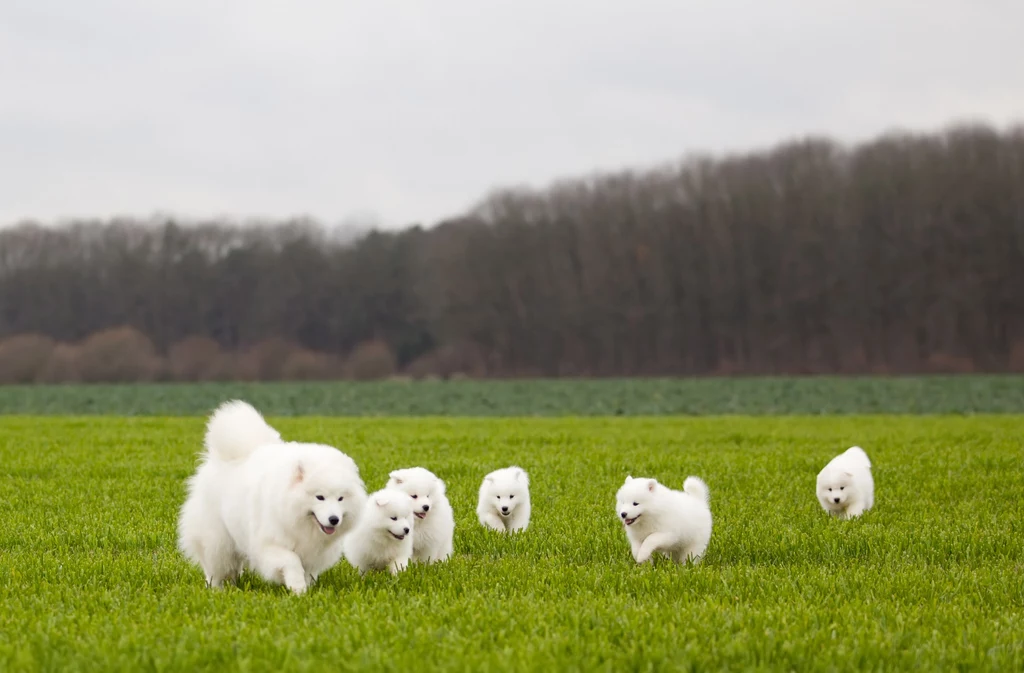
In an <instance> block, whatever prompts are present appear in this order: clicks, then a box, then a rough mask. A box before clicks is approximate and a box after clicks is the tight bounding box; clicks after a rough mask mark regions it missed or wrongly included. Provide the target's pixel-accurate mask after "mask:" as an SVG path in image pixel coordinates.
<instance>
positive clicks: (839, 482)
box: [816, 446, 875, 519]
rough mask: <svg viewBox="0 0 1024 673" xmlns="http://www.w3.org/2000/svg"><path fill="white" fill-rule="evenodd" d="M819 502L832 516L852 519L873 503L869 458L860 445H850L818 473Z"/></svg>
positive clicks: (872, 483) (869, 507)
mask: <svg viewBox="0 0 1024 673" xmlns="http://www.w3.org/2000/svg"><path fill="white" fill-rule="evenodd" d="M816 490H817V494H818V502H819V503H821V506H822V508H823V509H824V510H825V511H826V512H828V513H829V514H831V515H832V516H836V517H839V518H840V519H852V518H854V517H857V516H860V515H861V514H863V513H864V512H866V511H867V510H869V509H871V507H872V506H873V505H874V504H875V480H874V478H873V477H872V476H871V461H870V460H868V454H866V453H864V449H862V448H860V447H859V446H851V447H850V448H849V449H847V450H846V451H844V452H843V453H840V454H839V455H838V456H836V457H835V458H833V459H832V460H831V461H829V463H828V465H826V466H825V467H823V468H822V470H821V472H819V473H818V484H817V489H816Z"/></svg>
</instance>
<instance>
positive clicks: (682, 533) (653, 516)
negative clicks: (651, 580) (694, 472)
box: [615, 477, 711, 563]
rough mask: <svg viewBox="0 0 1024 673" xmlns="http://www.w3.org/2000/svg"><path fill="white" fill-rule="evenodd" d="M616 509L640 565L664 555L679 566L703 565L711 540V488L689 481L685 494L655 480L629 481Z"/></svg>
mask: <svg viewBox="0 0 1024 673" xmlns="http://www.w3.org/2000/svg"><path fill="white" fill-rule="evenodd" d="M615 500H616V501H617V504H616V508H617V510H618V514H619V518H620V519H621V520H622V525H623V527H624V528H625V530H626V538H627V539H629V545H630V547H631V548H632V550H633V558H634V559H635V560H636V562H637V563H646V562H647V561H648V560H650V558H651V555H652V554H654V552H661V553H662V554H663V555H665V556H667V557H669V558H670V559H672V560H673V561H675V562H676V563H684V562H685V561H687V560H688V559H689V560H690V561H692V562H693V563H697V562H699V561H700V559H701V557H703V556H704V550H705V549H707V547H708V542H709V541H710V540H711V508H710V507H709V506H708V502H709V494H708V486H707V484H705V483H704V482H703V481H702V480H701V479H699V478H698V477H687V478H686V481H684V482H683V490H682V491H673V490H672V489H670V488H668V487H667V486H662V485H661V484H659V483H658V482H657V480H655V479H634V478H633V477H626V483H624V484H623V485H622V486H621V487H620V488H619V491H618V493H616V495H615Z"/></svg>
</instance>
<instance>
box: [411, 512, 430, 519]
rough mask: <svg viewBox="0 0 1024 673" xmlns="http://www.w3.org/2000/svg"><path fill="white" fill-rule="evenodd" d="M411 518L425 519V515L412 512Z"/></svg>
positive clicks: (424, 513)
mask: <svg viewBox="0 0 1024 673" xmlns="http://www.w3.org/2000/svg"><path fill="white" fill-rule="evenodd" d="M413 516H415V517H416V518H417V519H425V518H427V513H426V512H413Z"/></svg>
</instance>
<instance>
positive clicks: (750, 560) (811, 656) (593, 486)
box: [0, 395, 1024, 671]
mask: <svg viewBox="0 0 1024 673" xmlns="http://www.w3.org/2000/svg"><path fill="white" fill-rule="evenodd" d="M185 397H186V396H185V395H182V398H181V399H182V400H184V398H185ZM8 399H9V398H8ZM209 402H211V401H210V400H207V399H205V398H203V401H202V402H195V403H193V404H194V405H196V406H199V405H202V406H203V407H204V410H205V407H206V406H209ZM212 403H215V401H213V402H212ZM181 404H182V405H184V406H187V404H188V403H187V402H185V401H182V402H181ZM142 409H144V405H139V406H136V407H134V408H132V409H130V410H131V411H133V412H137V413H138V412H141V410H142ZM275 409H277V410H279V411H280V410H281V407H280V406H277V407H275ZM271 420H272V422H274V424H275V425H276V426H277V427H278V429H279V430H281V431H282V433H283V434H284V435H285V436H286V437H287V438H290V439H299V440H315V441H322V442H327V443H331V444H334V445H336V446H338V447H341V448H343V449H344V450H346V451H347V452H348V453H349V454H350V455H352V456H353V458H355V459H356V461H357V462H358V463H359V465H360V467H361V469H362V472H363V476H364V478H365V479H366V480H367V483H368V486H370V487H371V488H379V487H380V486H381V485H382V484H383V481H384V479H385V477H386V474H387V472H388V471H389V470H390V469H393V468H396V467H401V466H408V465H424V466H427V467H430V468H432V469H433V470H435V471H436V472H437V473H438V474H439V475H441V476H442V477H443V478H444V479H445V480H446V481H447V482H448V484H449V494H450V497H451V499H452V504H453V506H454V508H455V512H456V536H455V557H454V558H453V560H451V561H450V562H448V563H446V564H443V565H440V566H433V567H414V568H412V569H411V570H409V571H408V572H406V573H403V574H402V575H400V576H399V577H397V578H391V577H390V576H387V575H385V574H378V575H374V576H370V577H367V578H363V579H360V578H359V577H358V575H357V574H356V572H355V571H354V570H353V569H352V568H350V567H349V566H348V565H347V564H342V565H338V566H336V567H335V568H333V569H331V570H330V571H328V572H327V573H325V574H324V575H323V576H322V577H321V581H320V583H319V585H317V586H316V587H315V588H314V589H312V590H311V592H309V593H308V594H306V595H305V596H301V597H295V596H292V595H289V594H288V593H287V592H286V590H284V589H283V588H282V587H275V586H270V585H267V584H265V583H263V582H262V581H261V580H259V579H256V578H252V577H251V576H250V577H246V578H244V579H243V581H242V583H241V586H240V587H238V588H230V589H227V590H225V591H223V592H219V593H218V592H211V591H210V590H208V589H207V588H206V587H205V585H204V582H203V579H202V574H201V572H200V571H199V570H198V569H196V568H194V567H190V566H189V565H188V564H187V563H186V562H185V561H184V560H183V559H182V558H181V556H180V555H179V554H178V553H177V551H176V549H175V546H174V536H175V519H176V513H177V508H178V507H179V505H180V503H181V502H182V500H183V496H184V489H183V480H184V479H185V477H186V476H187V475H188V474H190V473H191V471H192V468H193V466H194V460H195V452H196V450H197V448H198V447H199V444H200V441H201V435H202V430H203V419H202V418H201V417H191V418H116V417H100V416H79V417H27V416H7V417H4V418H0V605H2V606H3V610H2V611H0V670H4V671H18V670H53V671H57V670H59V671H74V670H131V671H146V670H156V671H168V670H204V669H205V670H240V671H277V670H307V671H328V670H329V671H334V670H382V671H435V670H443V671H462V670H465V671H479V670H486V671H504V670H543V671H572V670H606V671H640V670H651V671H654V670H709V669H727V670H744V669H761V670H797V671H814V670H822V671H846V670H848V671H863V670H883V669H888V670H897V669H899V670H911V669H915V670H922V671H924V670H985V669H989V670H1007V671H1019V670H1021V669H1022V667H1024V580H1022V576H1024V551H1022V549H1024V452H1022V449H1021V437H1022V436H1024V416H1015V415H1004V416H975V417H969V418H967V417H940V416H934V417H927V418H922V417H905V416H904V417H896V416H867V417H858V416H843V417H801V416H791V417H785V418H770V417H757V418H755V417H712V418H682V417H662V418H619V419H615V418H576V419H569V418H562V419H549V418H532V419H469V418H462V419H455V418H451V419H444V418H432V419H417V418H372V419H342V418H322V417H308V418H272V419H271ZM853 443H858V444H860V445H861V446H863V447H865V449H866V450H867V451H868V453H869V455H870V456H871V458H872V460H873V462H874V463H875V480H876V485H877V504H876V507H875V509H873V510H872V511H870V512H869V513H868V514H867V515H866V516H865V517H864V518H863V519H861V520H857V521H851V522H839V521H834V520H829V519H828V518H827V517H826V515H825V514H824V513H823V512H822V511H821V510H820V509H819V506H818V505H817V503H816V501H815V499H814V477H815V475H816V473H817V471H818V470H819V469H820V467H821V466H822V465H824V463H825V462H826V461H827V460H828V459H829V458H831V457H832V456H833V455H834V454H835V453H838V452H839V451H841V450H843V449H845V448H846V447H848V446H849V445H851V444H853ZM513 462H514V463H518V464H520V465H522V466H523V467H525V468H526V469H527V470H528V471H529V472H530V473H531V478H532V479H531V480H532V498H533V503H534V504H533V507H534V513H533V521H532V523H531V526H530V528H529V530H527V531H526V532H525V533H523V534H520V535H517V536H514V537H502V536H499V535H497V534H494V533H491V532H489V531H485V530H484V529H482V528H481V527H480V526H479V525H478V524H477V523H476V520H475V516H474V511H473V510H474V505H475V496H476V490H477V488H478V485H479V481H480V479H481V477H482V476H483V474H484V473H485V472H486V471H489V470H491V469H493V468H496V467H500V466H503V465H507V464H509V463H513ZM627 473H632V474H633V475H634V476H641V475H643V476H656V477H658V478H659V479H661V480H662V481H663V482H665V483H667V484H669V485H671V486H674V487H676V488H678V487H679V486H680V485H681V483H682V480H683V478H684V477H686V476H687V475H689V474H697V475H700V476H702V477H703V478H704V479H705V480H706V481H707V482H708V484H709V486H710V489H711V494H712V496H711V499H712V500H711V501H712V512H713V514H714V519H715V524H714V525H715V528H714V533H713V535H712V539H711V545H710V547H709V550H708V554H707V557H706V559H705V561H704V563H703V564H702V565H700V566H697V567H679V566H675V565H672V564H670V563H668V562H666V561H665V560H664V559H659V561H658V562H657V563H656V564H655V565H654V566H653V567H650V566H648V567H637V566H636V565H635V564H634V563H633V561H632V559H631V557H630V554H629V546H628V544H627V542H626V539H625V535H624V534H623V531H622V529H621V525H620V524H619V523H618V521H617V520H616V516H615V507H614V494H615V490H616V489H617V488H618V486H619V485H620V484H621V482H622V480H623V478H624V477H625V475H626V474H627Z"/></svg>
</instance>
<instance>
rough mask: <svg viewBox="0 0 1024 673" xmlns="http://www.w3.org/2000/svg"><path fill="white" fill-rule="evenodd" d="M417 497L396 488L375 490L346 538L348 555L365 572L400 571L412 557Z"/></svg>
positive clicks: (394, 572) (357, 567) (362, 572)
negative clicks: (414, 510)
mask: <svg viewBox="0 0 1024 673" xmlns="http://www.w3.org/2000/svg"><path fill="white" fill-rule="evenodd" d="M412 512H413V499H412V498H410V497H409V495H408V494H407V493H404V492H402V491H399V490H398V489H395V488H383V489H381V490H379V491H377V492H376V493H371V494H370V497H369V498H368V499H367V500H366V505H365V507H364V508H363V515H362V516H361V517H360V519H359V525H357V526H356V527H355V528H354V529H353V530H352V532H351V533H349V535H348V537H346V538H345V558H346V559H348V562H349V563H350V564H352V566H353V567H354V568H356V569H357V570H359V574H360V575H363V574H365V573H366V572H367V571H368V570H385V569H386V570H387V571H388V572H390V573H391V574H392V575H397V574H398V573H400V572H401V571H403V570H405V569H406V567H408V565H409V559H410V558H412V541H413V526H414V524H413V522H414V521H415V517H414V516H413V515H412Z"/></svg>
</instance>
